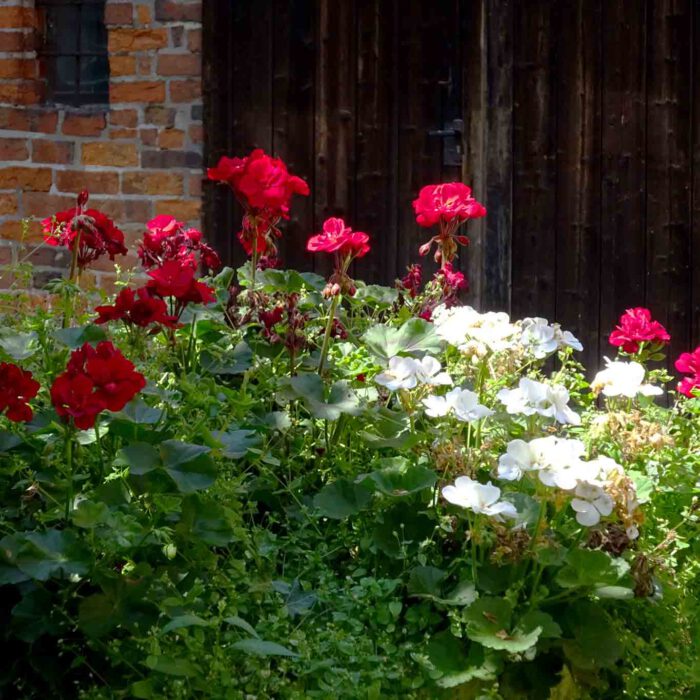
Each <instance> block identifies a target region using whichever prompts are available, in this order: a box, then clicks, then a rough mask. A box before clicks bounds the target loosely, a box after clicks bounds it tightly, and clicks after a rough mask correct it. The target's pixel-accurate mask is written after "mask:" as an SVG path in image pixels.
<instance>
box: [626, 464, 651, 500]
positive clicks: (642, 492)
mask: <svg viewBox="0 0 700 700" xmlns="http://www.w3.org/2000/svg"><path fill="white" fill-rule="evenodd" d="M627 476H629V478H630V479H632V481H633V482H634V487H635V490H636V492H637V501H639V503H648V502H649V499H650V498H651V495H652V494H653V493H654V487H655V485H654V481H653V480H652V479H650V478H649V477H648V476H647V475H646V474H642V472H638V471H634V470H630V471H628V472H627Z"/></svg>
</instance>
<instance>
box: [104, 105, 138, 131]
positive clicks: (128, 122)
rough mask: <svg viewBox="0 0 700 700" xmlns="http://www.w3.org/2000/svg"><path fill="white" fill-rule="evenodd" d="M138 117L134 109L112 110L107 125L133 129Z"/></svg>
mask: <svg viewBox="0 0 700 700" xmlns="http://www.w3.org/2000/svg"><path fill="white" fill-rule="evenodd" d="M138 119H139V115H138V112H137V111H136V110H135V109H114V110H112V111H111V112H110V113H109V123H110V124H112V125H113V126H125V127H128V128H130V129H133V128H134V127H135V126H136V125H137V124H138Z"/></svg>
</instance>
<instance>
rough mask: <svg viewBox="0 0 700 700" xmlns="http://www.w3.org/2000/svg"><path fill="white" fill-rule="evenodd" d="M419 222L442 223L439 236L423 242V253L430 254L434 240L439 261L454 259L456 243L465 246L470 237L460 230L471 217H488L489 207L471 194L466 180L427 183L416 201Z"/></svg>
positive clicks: (437, 224) (431, 224)
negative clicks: (459, 231) (438, 183)
mask: <svg viewBox="0 0 700 700" xmlns="http://www.w3.org/2000/svg"><path fill="white" fill-rule="evenodd" d="M413 209H414V211H415V213H416V222H417V223H418V225H419V226H423V227H425V228H431V227H432V226H439V233H438V235H437V236H433V238H431V239H430V241H428V243H426V244H424V245H422V246H421V247H420V249H419V251H418V252H419V253H420V255H427V254H428V253H429V252H430V249H431V247H432V245H433V243H436V244H437V247H438V250H437V253H436V254H435V260H436V261H437V262H440V263H442V262H451V261H452V260H453V259H454V257H455V255H456V254H457V244H458V243H459V244H461V245H466V244H467V243H468V242H469V239H468V238H467V237H466V236H458V235H456V234H457V229H458V228H459V226H460V225H461V224H463V223H464V222H465V221H467V220H469V219H478V218H481V217H483V216H486V209H485V208H484V206H483V205H482V204H480V203H479V202H477V201H476V199H474V197H472V190H471V187H468V186H467V185H465V184H464V183H463V182H446V183H443V184H440V185H426V186H425V187H423V189H421V191H420V193H419V194H418V198H417V199H415V200H414V201H413Z"/></svg>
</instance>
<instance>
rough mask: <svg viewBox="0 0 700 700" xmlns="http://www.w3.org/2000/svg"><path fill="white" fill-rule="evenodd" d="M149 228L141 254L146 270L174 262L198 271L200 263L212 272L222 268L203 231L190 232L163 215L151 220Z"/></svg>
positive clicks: (175, 220) (192, 229) (144, 237)
mask: <svg viewBox="0 0 700 700" xmlns="http://www.w3.org/2000/svg"><path fill="white" fill-rule="evenodd" d="M146 228H147V229H148V230H147V231H146V233H144V235H143V241H142V242H141V245H140V246H139V251H138V253H139V257H140V258H141V263H142V264H143V266H144V267H145V268H150V267H154V266H157V265H162V264H163V263H165V262H168V261H171V260H176V261H178V262H179V263H181V264H183V265H191V266H195V267H196V266H197V265H198V264H199V263H200V262H201V263H202V264H203V265H205V266H206V267H208V268H209V269H212V270H216V269H218V268H219V267H221V260H220V259H219V256H218V255H217V254H216V252H215V251H214V250H213V249H212V248H211V247H210V246H208V245H207V244H206V243H204V242H203V241H202V233H201V231H198V230H197V229H195V228H187V227H186V226H185V224H184V222H182V221H178V220H177V219H175V217H173V216H166V215H164V214H161V215H160V216H156V217H155V218H154V219H151V220H150V221H149V222H148V223H147V224H146Z"/></svg>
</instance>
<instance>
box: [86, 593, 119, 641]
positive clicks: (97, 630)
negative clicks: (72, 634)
mask: <svg viewBox="0 0 700 700" xmlns="http://www.w3.org/2000/svg"><path fill="white" fill-rule="evenodd" d="M120 618H121V610H120V609H119V604H118V602H117V600H115V599H114V598H112V597H111V596H108V595H106V594H104V593H96V594H94V595H91V596H89V597H88V598H84V599H83V600H81V601H80V605H79V607H78V627H80V629H81V630H82V631H83V632H85V634H87V636H88V637H93V638H97V637H104V636H105V635H106V634H107V633H109V632H110V631H111V630H113V629H114V628H115V627H116V626H117V625H118V624H119V622H120Z"/></svg>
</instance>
